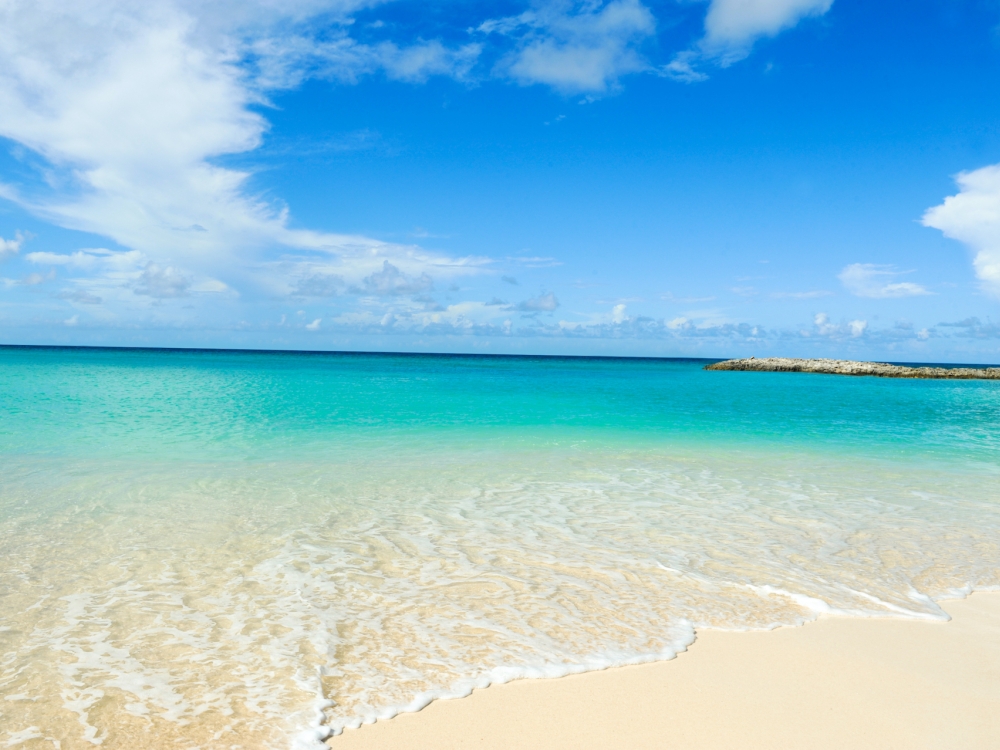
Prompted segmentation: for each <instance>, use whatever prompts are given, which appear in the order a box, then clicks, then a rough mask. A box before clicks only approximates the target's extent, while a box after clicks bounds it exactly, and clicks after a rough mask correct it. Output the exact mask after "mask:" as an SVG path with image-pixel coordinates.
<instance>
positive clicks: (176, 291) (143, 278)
mask: <svg viewBox="0 0 1000 750" xmlns="http://www.w3.org/2000/svg"><path fill="white" fill-rule="evenodd" d="M191 282H192V279H191V277H190V276H188V275H187V274H185V273H183V272H181V271H178V270H177V269H176V268H174V267H172V266H166V267H163V266H159V265H157V264H156V263H150V264H148V265H147V266H146V267H145V268H144V269H143V270H142V273H141V274H140V275H139V278H138V279H137V280H136V283H135V286H134V287H133V291H134V292H135V293H136V294H145V295H146V296H148V297H155V298H157V299H169V298H171V297H187V296H188V294H190V290H191Z"/></svg>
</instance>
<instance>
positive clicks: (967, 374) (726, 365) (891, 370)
mask: <svg viewBox="0 0 1000 750" xmlns="http://www.w3.org/2000/svg"><path fill="white" fill-rule="evenodd" d="M705 369H706V370H748V371H753V372H819V373H824V374H827V375H874V376H875V377H877V378H931V379H941V380H1000V367H906V366H904V365H890V364H886V363H885V362H852V361H851V360H848V359H790V358H788V357H764V358H762V359H756V358H755V357H750V359H727V360H726V361H725V362H716V363H715V364H712V365H706V366H705Z"/></svg>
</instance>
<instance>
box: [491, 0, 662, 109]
mask: <svg viewBox="0 0 1000 750" xmlns="http://www.w3.org/2000/svg"><path fill="white" fill-rule="evenodd" d="M479 31H481V32H484V33H487V34H503V35H507V36H515V37H516V38H517V39H518V42H517V45H516V48H515V49H514V50H513V51H512V52H510V53H509V54H508V55H506V56H504V57H503V58H502V59H501V60H500V62H499V63H498V64H497V68H496V72H497V73H498V74H499V75H503V76H507V77H510V78H512V79H514V80H515V81H518V82H520V83H522V84H533V83H542V84H547V85H549V86H553V87H555V88H557V89H561V90H563V91H566V92H570V93H573V92H596V93H600V92H603V91H606V90H607V89H608V88H609V87H612V86H614V85H615V84H616V82H617V81H618V79H619V78H620V77H621V76H623V75H625V74H627V73H634V72H636V71H640V70H645V69H648V68H649V67H650V66H649V64H648V62H646V60H645V59H644V58H643V56H642V55H641V54H640V52H639V45H640V44H641V43H642V42H643V41H644V40H646V39H648V38H649V37H651V36H652V35H653V34H654V32H655V31H656V21H655V19H654V18H653V14H652V13H651V12H650V11H649V9H648V8H647V7H646V6H645V5H643V4H642V3H641V2H639V0H611V2H606V3H605V2H599V1H598V2H594V1H593V0H590V1H587V2H572V1H571V0H556V1H555V2H549V3H545V4H541V5H539V6H538V7H537V8H536V9H535V10H531V11H528V12H526V13H522V14H521V15H519V16H513V17H509V18H500V19H494V20H490V21H486V22H484V23H483V24H481V25H480V26H479Z"/></svg>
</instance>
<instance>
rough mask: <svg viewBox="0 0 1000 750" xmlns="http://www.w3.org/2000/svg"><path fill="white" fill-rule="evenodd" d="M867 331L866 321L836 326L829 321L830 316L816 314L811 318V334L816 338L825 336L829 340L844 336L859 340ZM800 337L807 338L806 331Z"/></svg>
mask: <svg viewBox="0 0 1000 750" xmlns="http://www.w3.org/2000/svg"><path fill="white" fill-rule="evenodd" d="M867 330H868V321H867V320H851V321H849V322H847V323H846V324H841V325H838V324H836V323H832V322H831V321H830V316H829V315H827V314H826V313H817V314H816V315H815V316H814V317H813V332H814V333H815V334H816V335H818V336H825V337H827V338H831V339H841V338H844V337H845V336H850V337H851V338H854V339H856V338H861V337H862V336H864V334H865V332H866V331H867ZM802 335H804V336H809V335H810V333H809V332H808V331H803V332H802Z"/></svg>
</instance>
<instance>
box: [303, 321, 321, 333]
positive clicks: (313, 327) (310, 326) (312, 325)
mask: <svg viewBox="0 0 1000 750" xmlns="http://www.w3.org/2000/svg"><path fill="white" fill-rule="evenodd" d="M322 322H323V319H322V318H316V320H314V321H313V322H312V323H307V324H306V330H307V331H318V330H319V324H320V323H322Z"/></svg>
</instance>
